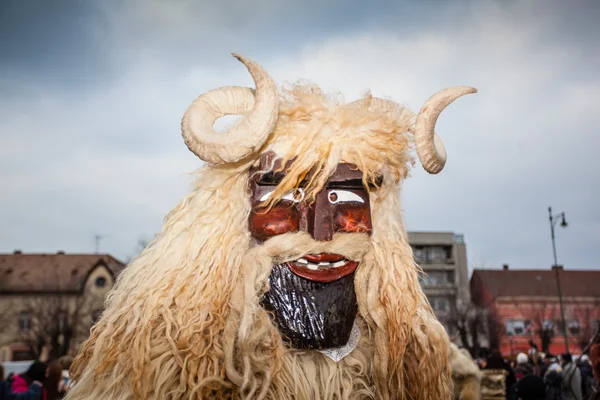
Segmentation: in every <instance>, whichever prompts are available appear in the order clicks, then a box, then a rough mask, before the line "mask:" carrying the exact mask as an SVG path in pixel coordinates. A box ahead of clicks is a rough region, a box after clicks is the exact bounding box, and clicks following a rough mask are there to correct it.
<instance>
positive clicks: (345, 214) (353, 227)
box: [334, 204, 373, 235]
mask: <svg viewBox="0 0 600 400" xmlns="http://www.w3.org/2000/svg"><path fill="white" fill-rule="evenodd" d="M334 223H335V230H336V232H353V233H366V234H369V235H370V234H371V232H372V231H373V225H372V223H371V210H370V209H369V207H368V206H367V207H364V206H363V207H361V206H356V205H353V204H343V205H339V206H338V207H337V210H336V212H335V217H334Z"/></svg>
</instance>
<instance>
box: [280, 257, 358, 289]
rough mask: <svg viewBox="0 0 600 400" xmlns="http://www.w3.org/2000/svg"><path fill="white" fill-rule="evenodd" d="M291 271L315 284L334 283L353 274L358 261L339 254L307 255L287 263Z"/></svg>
mask: <svg viewBox="0 0 600 400" xmlns="http://www.w3.org/2000/svg"><path fill="white" fill-rule="evenodd" d="M287 265H288V267H289V268H290V270H291V271H292V272H293V273H294V274H296V275H298V276H300V277H302V278H305V279H308V280H311V281H314V282H333V281H335V280H338V279H340V278H343V277H344V276H346V275H350V274H351V273H353V272H354V271H355V270H356V268H357V267H358V261H351V260H347V259H346V258H344V256H341V255H339V254H329V253H320V254H307V255H305V256H304V257H302V258H299V259H297V260H294V261H290V262H288V263H287Z"/></svg>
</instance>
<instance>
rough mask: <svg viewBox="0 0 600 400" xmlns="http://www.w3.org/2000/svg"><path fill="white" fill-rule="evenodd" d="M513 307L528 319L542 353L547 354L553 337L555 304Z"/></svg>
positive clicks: (540, 303)
mask: <svg viewBox="0 0 600 400" xmlns="http://www.w3.org/2000/svg"><path fill="white" fill-rule="evenodd" d="M515 306H516V307H517V308H518V309H519V311H520V312H521V315H523V317H524V318H526V319H528V320H529V321H530V323H531V324H532V327H533V330H534V334H535V335H536V336H537V337H538V338H539V339H540V343H541V344H542V352H544V353H548V351H549V349H550V343H552V338H553V337H554V334H555V333H554V314H555V312H556V304H555V303H553V302H545V301H542V302H539V303H535V304H533V305H531V304H528V305H527V306H523V305H521V304H518V303H515Z"/></svg>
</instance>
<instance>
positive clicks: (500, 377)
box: [474, 344, 600, 400]
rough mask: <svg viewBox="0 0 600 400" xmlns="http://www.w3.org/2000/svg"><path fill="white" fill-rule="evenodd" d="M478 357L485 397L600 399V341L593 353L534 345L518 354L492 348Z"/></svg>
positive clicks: (541, 399) (519, 399)
mask: <svg viewBox="0 0 600 400" xmlns="http://www.w3.org/2000/svg"><path fill="white" fill-rule="evenodd" d="M474 361H475V363H476V364H477V366H478V367H479V368H480V370H481V372H482V380H481V389H482V395H483V399H484V400H487V399H490V400H492V399H493V400H504V399H505V400H600V393H599V389H600V388H599V383H598V381H599V380H600V344H599V345H595V346H592V348H591V351H590V353H589V355H588V354H583V355H581V356H572V355H571V354H569V353H565V354H561V355H551V354H544V353H541V352H539V351H538V349H537V348H536V347H535V346H532V348H531V349H530V350H529V351H528V352H527V353H519V354H518V355H517V356H516V357H515V358H510V359H509V358H505V357H503V356H502V355H501V354H500V352H499V351H492V352H491V354H490V355H489V356H488V357H486V358H477V359H475V360H474ZM486 396H487V397H486Z"/></svg>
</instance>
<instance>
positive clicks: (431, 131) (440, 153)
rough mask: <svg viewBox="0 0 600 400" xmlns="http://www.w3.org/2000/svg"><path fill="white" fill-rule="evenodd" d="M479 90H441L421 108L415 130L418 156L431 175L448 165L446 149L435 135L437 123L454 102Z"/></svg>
mask: <svg viewBox="0 0 600 400" xmlns="http://www.w3.org/2000/svg"><path fill="white" fill-rule="evenodd" d="M470 93H477V89H475V88H472V87H469V86H456V87H451V88H447V89H443V90H440V91H439V92H437V93H436V94H434V95H433V96H431V97H430V98H429V100H427V101H426V102H425V104H424V105H423V107H422V108H421V111H420V112H419V115H418V116H417V120H416V122H415V125H414V128H413V134H414V135H415V145H416V147H417V154H418V155H419V160H421V164H422V165H423V168H424V169H425V170H426V171H427V172H429V173H430V174H437V173H439V172H440V171H441V170H442V169H443V168H444V165H445V164H446V158H447V155H446V149H445V148H444V144H443V143H442V140H441V139H440V138H439V136H438V135H436V133H435V123H436V122H437V119H438V117H439V115H440V113H441V112H442V111H444V109H445V108H446V107H447V106H448V105H450V103H452V102H453V101H454V100H456V99H458V98H459V97H461V96H464V95H466V94H470Z"/></svg>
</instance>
